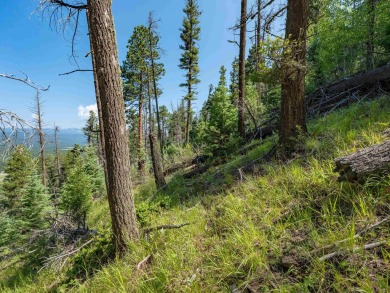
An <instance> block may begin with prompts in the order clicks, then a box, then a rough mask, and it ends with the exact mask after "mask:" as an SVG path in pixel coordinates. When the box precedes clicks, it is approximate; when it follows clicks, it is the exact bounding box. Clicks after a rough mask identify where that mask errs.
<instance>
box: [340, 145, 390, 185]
mask: <svg viewBox="0 0 390 293" xmlns="http://www.w3.org/2000/svg"><path fill="white" fill-rule="evenodd" d="M335 163H336V168H335V170H334V172H339V173H340V177H339V179H338V180H339V181H351V182H353V181H358V182H364V181H365V180H366V179H367V177H369V176H371V175H387V174H390V140H388V141H385V142H384V143H381V144H378V145H374V146H371V147H368V148H365V149H362V150H360V151H358V152H356V153H353V154H350V155H348V156H345V157H340V158H337V159H335Z"/></svg>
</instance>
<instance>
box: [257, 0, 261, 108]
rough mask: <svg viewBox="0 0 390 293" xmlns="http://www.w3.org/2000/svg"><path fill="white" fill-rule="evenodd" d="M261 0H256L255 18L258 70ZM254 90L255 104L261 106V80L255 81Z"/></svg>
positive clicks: (258, 65) (259, 60) (258, 69)
mask: <svg viewBox="0 0 390 293" xmlns="http://www.w3.org/2000/svg"><path fill="white" fill-rule="evenodd" d="M261 41H262V40H261V0H257V19H256V70H257V71H258V72H259V71H260V62H261V61H262V60H261V59H262V58H261V57H262V56H261V53H260V46H261ZM256 90H257V95H258V99H257V106H258V107H261V103H262V99H261V95H262V92H261V82H260V81H258V82H256Z"/></svg>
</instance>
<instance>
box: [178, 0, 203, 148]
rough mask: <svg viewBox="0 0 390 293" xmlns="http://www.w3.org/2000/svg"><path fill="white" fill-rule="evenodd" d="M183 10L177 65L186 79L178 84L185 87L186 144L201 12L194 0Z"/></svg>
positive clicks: (195, 75)
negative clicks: (183, 71) (180, 43)
mask: <svg viewBox="0 0 390 293" xmlns="http://www.w3.org/2000/svg"><path fill="white" fill-rule="evenodd" d="M183 12H184V14H185V17H184V19H183V27H182V28H181V29H180V31H181V34H180V38H181V39H182V41H183V43H184V44H183V45H181V46H180V49H182V50H183V53H182V54H181V58H180V65H179V67H180V69H183V70H185V71H186V81H185V82H184V83H182V84H180V86H181V87H184V88H187V94H186V96H185V97H184V99H185V100H186V101H187V109H186V128H185V143H186V144H188V143H189V141H190V126H191V118H192V110H191V102H192V101H193V100H194V99H195V94H196V85H197V84H198V83H199V82H200V80H199V79H198V74H199V48H198V46H197V41H199V39H200V26H199V16H200V15H201V12H200V11H199V6H198V3H197V1H196V0H187V3H186V6H185V8H184V10H183Z"/></svg>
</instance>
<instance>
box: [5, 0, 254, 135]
mask: <svg viewBox="0 0 390 293" xmlns="http://www.w3.org/2000/svg"><path fill="white" fill-rule="evenodd" d="M249 2H250V1H249ZM184 3H185V1H184V0H113V15H114V20H115V27H116V32H117V42H118V50H119V62H120V63H122V60H123V59H124V58H125V56H126V44H127V40H128V38H129V36H130V35H131V33H132V31H133V28H134V27H135V26H137V25H140V24H145V23H146V21H147V18H148V13H149V11H153V12H154V15H155V18H156V19H160V20H161V21H160V22H159V32H160V35H161V47H162V48H163V49H164V51H165V53H164V54H163V56H162V62H163V63H164V64H165V69H166V75H165V77H164V78H163V79H162V80H161V82H160V85H161V87H162V89H163V91H164V93H163V95H162V96H161V98H160V100H161V104H164V105H166V106H168V107H169V109H171V104H173V105H177V103H179V101H180V99H181V98H182V96H183V95H184V92H183V89H181V88H180V87H179V84H180V83H181V82H182V81H183V79H184V77H183V71H181V70H180V69H179V67H178V64H179V58H180V53H181V52H180V49H179V45H180V43H181V41H180V37H179V35H180V32H179V28H180V26H181V23H182V18H183V13H182V9H183V7H184ZM199 5H200V8H201V10H202V16H201V28H202V33H201V41H200V43H199V46H200V59H199V60H200V70H201V72H200V80H201V84H200V85H199V87H198V92H199V94H198V100H197V101H195V105H194V106H195V110H199V109H200V108H201V106H202V104H203V102H204V100H205V99H206V97H207V93H208V85H209V84H211V83H213V84H216V83H217V82H218V78H219V76H218V75H219V74H218V70H219V67H220V66H221V65H225V66H226V67H227V68H228V70H230V67H231V63H232V61H233V59H234V56H236V55H237V54H238V48H237V47H236V46H235V45H233V44H230V43H228V42H227V40H228V39H233V33H232V32H231V31H230V30H228V28H229V27H230V26H232V25H233V24H234V22H235V21H236V19H237V17H238V16H239V13H240V1H238V0H199ZM36 6H37V0H13V1H5V0H0V35H1V36H2V37H1V40H0V73H8V74H15V75H20V76H22V72H24V73H26V74H28V76H29V77H30V78H31V80H33V81H35V82H36V83H38V84H40V85H43V86H48V85H50V90H49V91H48V92H45V93H44V94H43V100H44V111H43V112H44V120H45V122H46V124H47V125H48V127H49V126H50V125H53V123H54V122H55V123H56V124H57V125H59V126H60V127H61V128H72V127H82V126H83V125H84V123H85V120H84V119H83V118H82V117H80V115H79V114H81V113H79V112H80V111H79V110H80V109H81V110H83V109H84V110H85V109H89V108H86V107H87V106H90V105H93V104H95V103H96V101H95V96H94V88H93V78H92V74H91V73H76V74H72V75H68V76H59V75H58V74H59V73H63V72H68V71H71V70H73V69H75V64H74V62H73V61H72V60H71V58H70V53H71V42H70V39H71V35H70V33H66V34H65V35H64V34H62V33H61V32H56V30H55V29H54V28H50V26H49V20H48V19H47V17H42V15H41V13H35V14H34V13H33V12H34V10H35V8H36ZM80 23H81V26H80V30H79V34H78V36H77V39H76V42H77V44H76V52H77V55H78V56H79V58H78V62H79V64H80V67H81V68H88V69H89V68H91V64H90V60H89V58H85V57H84V56H85V54H86V53H87V52H88V51H89V41H88V36H87V27H86V23H85V18H84V17H82V18H81V20H80ZM34 95H35V92H34V91H33V90H32V89H30V88H28V87H26V86H24V85H22V84H20V83H18V82H15V81H10V80H6V79H0V109H6V110H9V111H13V112H15V113H17V114H18V115H20V116H22V117H23V118H25V119H28V120H31V115H32V114H31V111H30V108H31V106H32V105H33V97H34ZM80 106H81V107H83V108H80ZM79 108H80V109H79ZM81 112H82V111H81ZM85 112H87V111H85Z"/></svg>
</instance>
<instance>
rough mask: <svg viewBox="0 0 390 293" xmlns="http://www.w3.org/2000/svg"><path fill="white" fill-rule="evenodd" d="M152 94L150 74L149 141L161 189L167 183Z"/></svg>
mask: <svg viewBox="0 0 390 293" xmlns="http://www.w3.org/2000/svg"><path fill="white" fill-rule="evenodd" d="M151 100H152V94H151V91H150V77H149V74H148V108H149V143H150V153H151V157H152V165H153V171H154V180H155V182H156V186H157V189H160V188H162V187H164V186H165V185H166V182H165V178H164V168H163V165H162V160H161V153H160V148H159V144H158V142H157V137H156V135H155V134H154V121H153V111H152V102H151Z"/></svg>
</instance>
